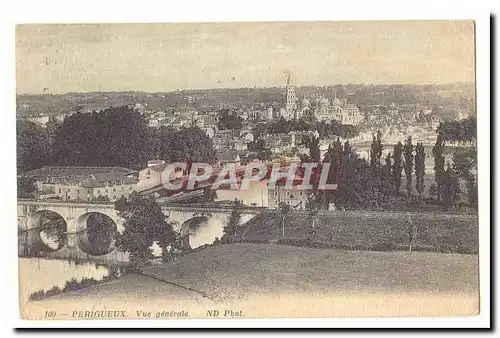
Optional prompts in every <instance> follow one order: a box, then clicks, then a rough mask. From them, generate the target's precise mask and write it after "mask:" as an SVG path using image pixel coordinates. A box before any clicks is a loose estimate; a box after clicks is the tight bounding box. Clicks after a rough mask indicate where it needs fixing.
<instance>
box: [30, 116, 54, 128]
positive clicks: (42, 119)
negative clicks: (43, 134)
mask: <svg viewBox="0 0 500 338" xmlns="http://www.w3.org/2000/svg"><path fill="white" fill-rule="evenodd" d="M27 120H28V121H30V122H33V123H35V124H38V125H39V126H42V127H45V126H46V125H47V123H48V122H49V120H50V119H49V117H48V116H45V115H41V116H32V117H28V118H27Z"/></svg>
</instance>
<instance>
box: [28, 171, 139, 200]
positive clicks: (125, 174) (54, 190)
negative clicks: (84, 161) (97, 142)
mask: <svg viewBox="0 0 500 338" xmlns="http://www.w3.org/2000/svg"><path fill="white" fill-rule="evenodd" d="M137 175H138V173H137V171H135V170H132V169H128V168H122V167H85V166H47V167H42V168H39V169H35V170H31V171H29V172H27V173H25V174H24V175H23V176H25V177H31V178H33V179H34V180H35V185H36V188H37V191H38V193H37V195H38V198H40V199H47V198H55V199H61V200H84V201H90V200H110V201H114V200H117V199H119V198H120V197H122V196H124V197H127V196H129V195H130V194H131V193H132V192H134V191H137V183H138V179H137Z"/></svg>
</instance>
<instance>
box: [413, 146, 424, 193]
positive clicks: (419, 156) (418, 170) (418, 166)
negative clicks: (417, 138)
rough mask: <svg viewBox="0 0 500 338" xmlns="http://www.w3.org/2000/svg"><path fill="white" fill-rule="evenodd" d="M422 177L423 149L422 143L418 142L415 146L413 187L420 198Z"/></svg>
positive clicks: (422, 189)
mask: <svg viewBox="0 0 500 338" xmlns="http://www.w3.org/2000/svg"><path fill="white" fill-rule="evenodd" d="M424 177H425V151H424V146H423V144H422V143H418V144H417V147H416V148H415V178H416V181H415V188H416V189H417V191H418V198H419V199H420V200H422V193H423V192H424Z"/></svg>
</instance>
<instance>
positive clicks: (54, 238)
mask: <svg viewBox="0 0 500 338" xmlns="http://www.w3.org/2000/svg"><path fill="white" fill-rule="evenodd" d="M29 218H30V219H29V224H30V227H29V228H27V229H25V230H23V232H21V234H20V235H21V236H23V233H24V238H25V239H27V240H25V242H26V244H27V245H29V246H30V248H31V250H33V251H35V252H54V251H58V250H60V249H61V248H63V247H64V246H65V245H66V242H67V238H68V224H67V222H66V219H65V218H64V217H63V216H62V215H61V214H59V213H57V212H54V211H52V210H37V211H35V212H33V213H32V214H31V215H30V216H29Z"/></svg>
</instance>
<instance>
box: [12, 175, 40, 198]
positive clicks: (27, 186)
mask: <svg viewBox="0 0 500 338" xmlns="http://www.w3.org/2000/svg"><path fill="white" fill-rule="evenodd" d="M36 191H37V189H36V186H35V179H34V178H32V177H24V176H18V177H17V197H18V198H33V197H34V194H35V193H36Z"/></svg>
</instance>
